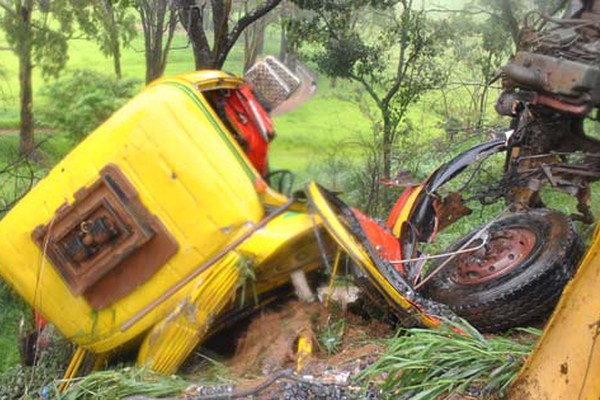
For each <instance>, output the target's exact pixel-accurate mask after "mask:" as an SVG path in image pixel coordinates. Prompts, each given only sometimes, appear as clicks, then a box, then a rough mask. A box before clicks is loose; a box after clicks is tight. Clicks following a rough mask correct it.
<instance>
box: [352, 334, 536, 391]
mask: <svg viewBox="0 0 600 400" xmlns="http://www.w3.org/2000/svg"><path fill="white" fill-rule="evenodd" d="M513 333H514V334H515V335H513V336H512V337H503V336H493V337H489V338H486V337H484V336H483V335H481V334H480V333H479V332H478V331H477V330H476V329H475V328H473V327H471V326H470V325H469V324H468V323H466V322H462V323H449V322H446V323H445V325H443V326H442V327H441V328H440V329H421V328H413V329H406V330H403V331H400V333H399V335H398V336H397V337H396V338H392V339H386V340H383V343H384V344H386V349H385V351H384V352H383V354H380V355H379V357H378V359H377V360H376V361H375V362H374V363H373V364H372V365H371V366H369V367H368V368H367V369H366V370H364V371H363V372H361V373H360V374H359V375H358V380H359V381H361V382H363V383H364V384H365V385H366V384H368V383H370V382H375V383H376V387H377V388H378V389H380V390H381V394H382V396H383V397H382V398H384V399H399V400H401V399H411V400H422V399H440V398H448V397H449V396H450V395H451V394H459V395H462V394H467V395H474V396H476V397H477V398H489V397H490V396H494V398H504V397H503V396H505V395H506V392H507V390H508V387H509V385H510V383H511V382H512V381H513V380H514V378H515V377H516V375H517V373H518V372H519V370H520V369H521V366H522V365H523V362H524V361H525V359H526V358H527V356H528V355H529V354H530V352H531V349H532V346H533V344H534V343H535V342H536V340H537V338H538V337H539V335H540V331H539V330H537V329H522V330H516V331H514V332H513Z"/></svg>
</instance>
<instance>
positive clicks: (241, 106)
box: [217, 85, 275, 176]
mask: <svg viewBox="0 0 600 400" xmlns="http://www.w3.org/2000/svg"><path fill="white" fill-rule="evenodd" d="M217 101H222V102H223V106H224V109H225V115H226V116H227V120H228V121H229V123H230V124H231V126H232V127H233V129H234V130H235V131H236V132H235V133H237V134H238V135H239V138H240V139H241V140H240V141H241V145H242V147H243V149H244V152H245V153H246V155H247V156H248V158H249V159H250V162H251V163H252V165H254V167H255V168H256V169H257V170H258V172H260V174H261V175H263V176H265V175H266V174H267V173H268V163H267V152H268V149H269V142H270V141H271V140H272V139H273V137H274V136H275V131H274V129H273V121H272V120H271V118H270V117H269V114H267V112H266V111H265V110H264V108H263V107H262V106H261V105H260V103H259V102H258V100H256V97H255V96H254V94H252V90H251V89H250V86H249V85H245V86H242V87H240V88H239V89H237V90H231V91H225V92H222V93H221V95H220V97H219V98H218V100H217Z"/></svg>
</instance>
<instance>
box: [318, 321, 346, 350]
mask: <svg viewBox="0 0 600 400" xmlns="http://www.w3.org/2000/svg"><path fill="white" fill-rule="evenodd" d="M345 329H346V321H345V320H344V319H338V320H336V321H334V322H331V319H328V320H327V323H326V324H325V326H324V327H322V328H321V329H319V330H318V332H317V340H318V341H319V344H320V345H321V347H322V348H323V349H324V350H325V352H326V353H327V355H332V354H335V353H337V352H338V351H340V347H341V345H342V341H343V339H344V331H345Z"/></svg>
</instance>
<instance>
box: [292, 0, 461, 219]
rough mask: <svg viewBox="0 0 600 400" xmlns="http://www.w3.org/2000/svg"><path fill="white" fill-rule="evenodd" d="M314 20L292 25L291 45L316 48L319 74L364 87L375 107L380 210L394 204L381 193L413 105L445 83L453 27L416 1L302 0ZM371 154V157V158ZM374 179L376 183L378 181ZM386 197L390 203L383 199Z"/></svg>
mask: <svg viewBox="0 0 600 400" xmlns="http://www.w3.org/2000/svg"><path fill="white" fill-rule="evenodd" d="M295 3H296V4H297V5H298V6H299V7H300V8H302V9H303V10H304V12H305V13H306V17H305V18H304V19H302V20H297V21H290V22H289V28H288V31H289V32H290V40H291V41H292V42H296V43H298V45H299V46H300V49H301V51H302V50H303V47H302V46H303V45H304V51H306V50H309V51H310V53H307V54H306V56H308V57H310V58H311V59H312V60H313V61H314V62H315V63H316V65H317V66H318V68H319V70H321V71H322V72H324V73H325V74H326V75H328V76H330V77H332V78H345V79H350V80H352V81H355V82H357V83H359V84H360V85H361V86H362V87H363V89H364V91H363V92H364V94H365V95H367V96H368V97H369V99H370V103H369V107H372V108H375V109H376V111H377V114H378V116H377V118H376V119H375V120H374V121H373V133H374V135H373V146H372V148H376V149H378V150H377V151H378V153H377V154H376V155H375V156H376V158H377V161H376V162H375V163H371V164H370V165H371V166H373V167H375V169H374V170H369V171H367V175H368V176H369V177H370V181H371V182H372V183H373V185H371V186H370V188H369V194H368V196H367V197H368V198H369V199H374V201H370V203H371V204H370V205H368V206H367V209H366V211H367V212H369V213H373V212H377V211H378V209H380V208H381V207H382V205H383V207H385V204H387V203H389V201H390V200H389V199H388V198H387V196H386V194H385V192H383V193H382V192H381V191H379V188H378V187H376V185H379V180H380V179H381V178H384V179H390V177H391V173H392V168H393V160H392V153H393V150H394V146H395V144H396V142H397V140H398V138H399V136H401V135H402V133H403V132H405V131H406V130H405V129H403V125H404V124H405V122H406V121H405V120H406V115H407V112H408V109H409V107H410V106H411V105H412V104H414V103H415V102H416V101H418V100H419V98H420V97H421V96H422V95H423V94H425V93H426V92H427V91H429V90H431V89H433V88H437V87H440V86H443V85H444V84H445V81H446V78H447V75H448V72H447V71H446V68H445V65H444V63H443V62H442V61H443V60H442V58H443V55H444V54H445V52H446V46H447V42H448V41H449V40H450V39H451V37H452V32H453V31H452V29H451V27H450V26H449V25H448V24H447V23H446V21H445V20H432V19H429V18H427V14H426V12H425V11H423V10H417V9H415V8H413V4H412V1H411V0H346V1H337V0H296V1H295ZM369 156H371V155H369ZM371 178H372V179H371ZM380 195H382V196H383V198H381V199H380V198H379V197H380Z"/></svg>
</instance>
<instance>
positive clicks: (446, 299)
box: [423, 209, 584, 332]
mask: <svg viewBox="0 0 600 400" xmlns="http://www.w3.org/2000/svg"><path fill="white" fill-rule="evenodd" d="M480 229H481V228H479V229H477V230H475V231H473V232H471V233H470V234H468V235H467V236H465V237H463V238H461V239H460V240H459V241H457V242H456V243H454V244H453V245H452V246H451V247H450V248H449V249H448V251H449V252H453V251H456V250H458V249H460V248H461V246H463V245H464V244H465V243H467V241H469V239H471V238H472V237H473V236H474V235H475V234H476V233H477V232H478V231H479V230H480ZM487 231H488V233H489V235H490V236H489V237H490V238H492V239H491V240H490V241H489V242H488V247H486V249H489V248H490V247H494V246H496V245H494V244H493V243H496V244H497V243H498V242H494V240H497V241H498V240H504V242H502V245H501V246H500V249H501V250H503V251H504V253H502V252H500V253H501V254H505V255H506V252H508V253H510V254H508V256H506V257H504V258H503V259H502V261H505V262H506V260H514V259H515V255H514V254H512V253H511V252H513V250H512V248H516V249H517V250H516V252H517V253H518V252H519V251H522V253H523V254H520V253H519V254H518V256H517V258H516V259H517V261H515V262H510V261H508V265H509V266H508V267H503V268H504V269H503V270H502V271H501V272H498V271H496V272H487V271H488V270H489V271H494V270H495V268H494V266H493V265H492V266H490V267H488V265H489V264H490V263H492V264H493V263H494V262H496V260H495V259H494V257H493V256H491V257H489V258H488V254H489V251H487V250H485V249H482V250H480V251H481V252H483V254H484V258H481V257H480V256H472V255H470V254H461V255H457V256H455V257H454V258H452V259H451V260H450V261H449V262H448V264H447V265H446V266H445V267H443V268H442V270H441V271H440V272H438V273H437V274H435V275H433V276H432V277H431V279H430V280H429V281H428V282H426V283H425V284H424V285H423V294H424V295H425V296H426V297H429V298H431V299H432V300H435V301H438V302H440V303H444V304H446V305H448V306H449V307H450V308H451V309H452V310H454V311H455V312H456V313H457V314H458V315H460V316H461V317H463V318H465V319H466V320H467V321H469V322H470V323H471V324H473V325H474V326H475V327H476V328H478V329H479V330H481V331H482V332H497V331H503V330H506V329H508V328H512V327H516V326H526V325H527V324H530V323H531V322H535V321H538V320H542V319H543V318H546V317H547V316H548V315H549V314H550V313H551V312H552V310H553V308H554V306H555V305H556V302H557V301H558V298H559V297H560V294H561V293H562V289H563V288H564V286H565V284H566V283H567V282H568V281H569V279H570V278H571V276H572V275H573V272H574V271H575V268H576V267H577V264H578V263H579V260H580V258H581V256H582V255H583V251H584V249H583V244H582V241H581V238H580V237H579V235H578V233H577V231H576V229H575V226H574V225H573V222H572V221H571V220H570V219H569V218H568V217H566V216H565V215H563V214H561V213H559V212H556V211H552V210H548V209H534V210H530V211H527V212H519V213H512V214H508V215H506V216H503V217H501V218H499V219H498V220H497V221H495V222H494V223H493V224H492V225H491V226H490V227H489V228H488V230H487ZM507 232H508V233H507ZM522 232H525V233H526V235H529V236H526V237H528V238H535V239H532V240H531V244H530V245H526V244H525V243H524V241H525V242H526V241H527V240H524V239H520V238H521V236H519V235H522ZM502 235H503V236H502ZM515 236H516V237H517V239H516V240H518V242H514V241H512V240H514V238H515ZM496 237H500V239H494V238H496ZM506 238H510V239H506ZM507 240H509V241H508V243H509V244H508V245H506V243H507V242H506V241H507ZM475 244H476V243H475V242H473V243H471V244H469V245H467V246H465V247H466V248H469V247H474V245H475ZM525 247H526V248H525ZM507 249H509V250H507ZM472 254H475V253H472ZM480 254H481V253H480ZM494 255H497V253H496V254H494ZM470 256H471V258H468V257H470ZM509 256H510V258H507V257H509ZM482 259H483V260H484V261H482ZM489 259H492V261H488V260H489ZM444 261H445V259H440V260H438V261H437V262H436V263H435V264H434V265H432V266H431V268H430V269H429V271H430V272H431V271H434V270H435V269H436V267H438V266H439V265H441V263H443V262H444ZM486 262H487V264H486ZM482 265H483V266H484V267H482ZM476 268H480V269H481V268H483V274H482V275H481V276H478V275H477V271H476V270H475V269H476ZM474 270H475V271H474ZM485 274H488V276H486V275H485Z"/></svg>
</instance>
